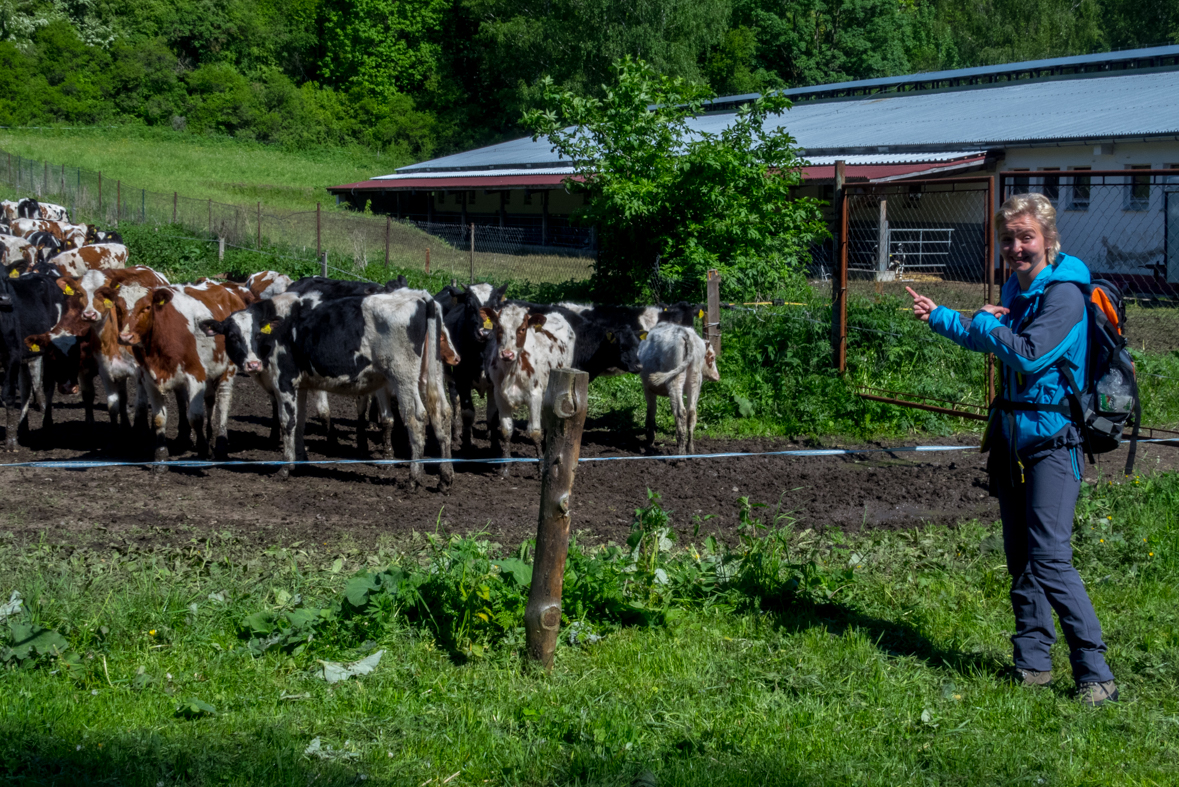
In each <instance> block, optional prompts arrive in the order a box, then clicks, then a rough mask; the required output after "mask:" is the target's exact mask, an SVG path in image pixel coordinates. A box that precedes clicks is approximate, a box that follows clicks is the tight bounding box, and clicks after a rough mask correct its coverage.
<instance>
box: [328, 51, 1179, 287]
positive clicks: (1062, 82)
mask: <svg viewBox="0 0 1179 787" xmlns="http://www.w3.org/2000/svg"><path fill="white" fill-rule="evenodd" d="M786 95H788V96H789V97H790V98H791V99H792V101H793V102H794V106H793V108H792V109H790V110H789V111H788V112H786V113H784V114H783V115H781V116H780V118H779V119H778V120H777V122H778V123H779V124H780V125H781V126H782V127H784V128H785V129H786V130H788V131H789V132H790V133H791V134H792V135H793V136H794V137H795V139H796V140H797V142H798V144H799V145H800V147H801V148H802V149H803V150H804V151H805V154H804V155H805V159H806V162H807V166H806V167H805V169H804V171H803V175H804V178H805V182H804V186H803V187H802V188H800V193H801V194H805V195H810V196H815V197H819V198H829V197H830V195H831V188H832V186H831V184H832V183H833V177H834V165H835V161H836V160H840V159H841V160H843V161H844V162H845V167H846V170H845V171H846V177H847V181H848V182H849V183H852V184H854V183H881V182H895V181H904V180H906V179H909V180H912V179H928V178H950V177H957V176H963V175H971V174H990V173H994V172H997V171H1000V170H1005V171H1012V170H1018V171H1023V172H1026V173H1027V175H1026V176H1017V178H1018V179H1017V181H1016V183H1015V185H1016V186H1017V188H1023V187H1026V188H1028V189H1033V190H1039V191H1042V192H1043V193H1045V194H1047V195H1049V197H1050V198H1052V199H1054V200H1055V201H1056V202H1057V206H1058V209H1059V210H1060V212H1061V221H1062V227H1061V228H1062V231H1064V232H1065V233H1067V232H1068V230H1069V226H1068V225H1069V224H1070V223H1071V224H1076V225H1078V226H1083V225H1084V223H1085V222H1086V221H1088V218H1087V214H1088V213H1089V212H1090V211H1094V210H1097V209H1098V208H1101V210H1102V211H1103V212H1104V213H1105V214H1108V213H1109V211H1110V210H1116V211H1122V212H1124V213H1126V214H1128V215H1131V214H1138V213H1154V214H1155V215H1156V216H1160V217H1161V214H1164V213H1174V214H1175V215H1176V216H1177V217H1179V196H1176V197H1175V198H1169V195H1168V193H1167V192H1169V191H1170V190H1171V189H1170V188H1165V189H1159V188H1153V187H1152V184H1157V182H1158V180H1159V179H1158V178H1157V177H1155V178H1152V177H1151V176H1150V175H1149V170H1151V169H1169V168H1179V101H1177V100H1176V97H1177V96H1179V46H1164V47H1153V48H1148V49H1136V50H1129V51H1122V52H1111V53H1104V54H1096V55H1084V56H1079V57H1067V58H1054V59H1047V60H1036V61H1029V62H1022V63H1011V64H1006V65H997V66H986V67H981V68H968V69H958V70H953V71H941V72H932V73H924V74H911V75H906V76H897V77H887V78H882V79H869V80H858V81H852V82H843V83H838V84H830V85H817V86H814V87H802V88H794V89H791V90H787V91H786ZM754 98H756V95H741V96H726V97H721V98H717V99H715V100H714V101H713V102H711V104H710V105H709V107H708V111H707V112H706V113H705V114H703V115H701V116H699V117H697V118H695V119H694V120H693V121H692V125H693V126H694V127H695V128H698V129H700V130H703V131H713V132H715V131H719V130H721V129H722V128H724V127H725V125H726V124H728V123H729V122H731V120H732V118H733V116H734V113H735V111H736V110H737V108H738V107H740V106H741V105H742V104H743V103H745V102H748V101H751V100H753V99H754ZM1114 169H1117V170H1121V169H1141V170H1143V173H1142V175H1140V176H1134V175H1131V176H1128V177H1127V178H1125V179H1124V180H1125V183H1124V187H1123V188H1119V189H1116V190H1110V189H1105V190H1104V191H1102V192H1101V193H1102V194H1103V195H1105V196H1104V197H1103V198H1104V199H1116V201H1117V203H1118V204H1117V205H1112V204H1111V205H1103V206H1098V205H1096V204H1095V202H1094V201H1095V199H1096V197H1095V195H1094V193H1093V192H1092V191H1091V189H1090V188H1089V181H1088V177H1089V176H1088V175H1085V174H1083V173H1085V172H1087V171H1098V170H1114ZM572 174H573V169H572V167H571V165H570V162H569V161H568V160H564V159H562V158H561V157H560V156H558V155H557V154H556V153H554V152H553V151H552V149H551V145H550V144H549V143H548V142H547V141H545V140H540V141H533V140H532V139H531V138H528V137H525V138H522V139H516V140H512V141H509V142H503V143H500V144H496V145H491V146H488V147H484V148H479V149H476V150H470V151H467V152H463V153H457V154H454V155H450V156H444V157H441V158H437V159H433V160H431V161H425V162H422V163H419V164H413V165H410V166H407V167H402V168H400V169H398V170H397V171H396V172H394V173H392V174H389V175H381V176H377V177H374V178H372V179H371V180H366V181H363V182H359V183H348V184H343V185H340V186H335V187H332V188H330V189H329V191H331V192H333V193H334V194H336V195H337V199H338V200H340V201H348V202H350V203H352V204H353V205H355V206H356V207H358V208H360V207H363V206H364V205H365V203H366V202H369V201H371V204H372V209H373V210H374V211H376V212H378V213H388V214H391V215H394V216H397V217H399V218H407V219H414V220H417V221H427V222H434V223H442V224H448V223H449V224H458V223H462V224H466V223H475V224H480V225H492V226H502V227H513V228H518V229H519V230H520V231H521V232H523V233H525V234H526V235H527V237H528V239H529V240H528V243H529V245H531V246H533V247H540V248H553V249H554V250H555V249H562V250H564V251H566V252H574V253H576V252H577V250H581V251H582V252H584V253H589V254H592V253H593V248H594V234H593V230H592V228H588V227H581V226H578V225H577V224H576V222H571V221H570V218H571V216H572V215H573V214H574V213H575V211H576V210H577V208H578V207H580V205H581V203H582V197H581V196H579V195H573V194H570V193H568V192H567V191H566V189H565V187H564V181H565V179H566V178H567V177H569V176H570V175H572ZM1175 183H1176V189H1175V190H1179V178H1175ZM1115 191H1116V196H1115V197H1110V196H1109V195H1110V194H1113V193H1114V192H1115ZM1168 201H1169V203H1176V204H1175V205H1169V204H1167V205H1165V204H1164V202H1168ZM910 208H911V210H912V211H914V212H913V213H912V215H911V216H910V221H911V222H915V223H916V224H922V223H923V221H922V218H921V216H920V204H919V203H918V202H916V201H914V203H913V204H912V205H911V206H910ZM936 218H937V221H938V222H940V223H941V224H943V225H946V226H950V225H953V224H955V223H961V222H960V221H957V220H955V219H954V217H947V216H939V217H936ZM962 220H966V219H965V218H964V219H962ZM970 220H975V219H970ZM932 221H933V218H930V220H929V221H926V222H925V223H931V222H932ZM1131 223H1132V222H1131ZM1173 223H1174V222H1173ZM1165 224H1166V222H1164V221H1161V220H1160V221H1157V222H1152V224H1151V226H1152V227H1155V225H1157V228H1156V229H1151V230H1150V231H1149V232H1148V233H1146V234H1148V235H1150V237H1144V236H1143V233H1142V232H1137V233H1135V235H1134V237H1132V238H1121V239H1114V240H1110V239H1109V238H1108V237H1107V238H1106V240H1105V243H1106V244H1107V246H1108V245H1109V244H1110V243H1113V244H1114V245H1115V246H1116V247H1117V248H1119V249H1122V250H1123V251H1125V253H1128V254H1135V253H1137V254H1139V255H1140V256H1142V255H1146V254H1147V252H1148V251H1150V250H1152V249H1158V250H1159V251H1160V253H1162V250H1163V248H1164V246H1167V245H1174V246H1176V250H1175V251H1176V253H1174V254H1171V255H1168V256H1169V257H1170V259H1168V260H1166V261H1165V262H1164V263H1162V265H1163V266H1164V267H1166V268H1167V269H1168V270H1167V279H1168V280H1172V281H1179V233H1177V237H1175V238H1170V239H1166V240H1165V239H1164V236H1165V235H1166V228H1165ZM1176 226H1177V227H1179V224H1176ZM1154 235H1157V236H1158V237H1154ZM1168 240H1169V241H1170V243H1168ZM1095 242H1096V241H1095ZM1118 243H1120V244H1122V245H1121V246H1117V244H1118ZM1075 251H1077V252H1078V253H1081V254H1084V253H1085V252H1086V250H1084V249H1079V250H1075ZM1094 253H1096V251H1095V252H1094ZM1148 256H1149V255H1148ZM1139 261H1140V262H1142V263H1143V264H1144V265H1147V266H1149V265H1150V264H1152V263H1151V262H1149V261H1148V259H1147V257H1145V256H1142V259H1141V260H1139ZM1153 264H1155V265H1159V263H1158V262H1157V261H1156V262H1154V263H1153ZM1170 268H1174V269H1175V270H1174V271H1171V270H1170Z"/></svg>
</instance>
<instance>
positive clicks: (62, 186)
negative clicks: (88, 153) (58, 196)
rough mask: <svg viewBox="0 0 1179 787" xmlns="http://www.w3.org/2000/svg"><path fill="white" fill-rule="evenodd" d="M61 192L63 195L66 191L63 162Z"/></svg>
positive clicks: (63, 165)
mask: <svg viewBox="0 0 1179 787" xmlns="http://www.w3.org/2000/svg"><path fill="white" fill-rule="evenodd" d="M61 193H62V195H63V196H64V195H65V193H66V187H65V164H62V165H61Z"/></svg>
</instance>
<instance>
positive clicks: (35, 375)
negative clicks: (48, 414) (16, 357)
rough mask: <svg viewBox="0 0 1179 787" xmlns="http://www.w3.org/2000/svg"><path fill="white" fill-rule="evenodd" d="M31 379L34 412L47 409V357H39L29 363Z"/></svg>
mask: <svg viewBox="0 0 1179 787" xmlns="http://www.w3.org/2000/svg"><path fill="white" fill-rule="evenodd" d="M29 378H30V380H31V382H32V389H33V390H32V394H33V405H32V409H33V410H44V409H45V386H44V380H45V356H43V355H39V356H37V357H36V358H34V359H33V360H31V361H29Z"/></svg>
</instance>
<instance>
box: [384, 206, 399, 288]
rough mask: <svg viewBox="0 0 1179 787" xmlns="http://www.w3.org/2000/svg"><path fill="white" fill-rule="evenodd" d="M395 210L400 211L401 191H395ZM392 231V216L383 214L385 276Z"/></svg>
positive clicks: (387, 269)
mask: <svg viewBox="0 0 1179 787" xmlns="http://www.w3.org/2000/svg"><path fill="white" fill-rule="evenodd" d="M397 212H398V213H401V192H400V191H399V192H397ZM392 232H393V218H392V217H391V216H385V276H386V277H388V276H389V235H390V234H392Z"/></svg>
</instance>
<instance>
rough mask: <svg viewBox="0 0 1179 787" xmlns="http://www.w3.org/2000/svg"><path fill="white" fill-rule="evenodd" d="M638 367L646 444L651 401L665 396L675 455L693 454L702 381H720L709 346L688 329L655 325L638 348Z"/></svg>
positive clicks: (650, 434) (651, 425)
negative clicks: (644, 402) (668, 402)
mask: <svg viewBox="0 0 1179 787" xmlns="http://www.w3.org/2000/svg"><path fill="white" fill-rule="evenodd" d="M639 363H640V364H641V365H642V371H641V372H640V376H641V377H642V379H643V393H644V394H646V397H647V442H648V443H653V442H654V441H655V397H657V396H666V397H668V399H670V400H671V411H672V413H674V414H675V441H676V453H677V454H685V453H688V454H690V453H694V452H695V451H696V440H695V433H696V402H697V400H699V398H700V386H701V384H702V383H703V381H704V380H714V381H715V380H719V379H720V373H719V372H718V371H717V368H716V355H715V353H713V351H712V346H711V345H709V344H706V343H705V342H704V340H703V339H701V338H700V335H699V334H697V333H696V331H694V330H693V329H691V328H685V327H684V326H682V325H674V324H672V323H659V324H658V325H656V326H655V327H654V328H652V329H651V331H650V332H649V333H648V334H647V337H646V339H644V340H643V343H642V344H640V345H639ZM685 395H686V397H687V402H686V403H685V401H684V398H685Z"/></svg>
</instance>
